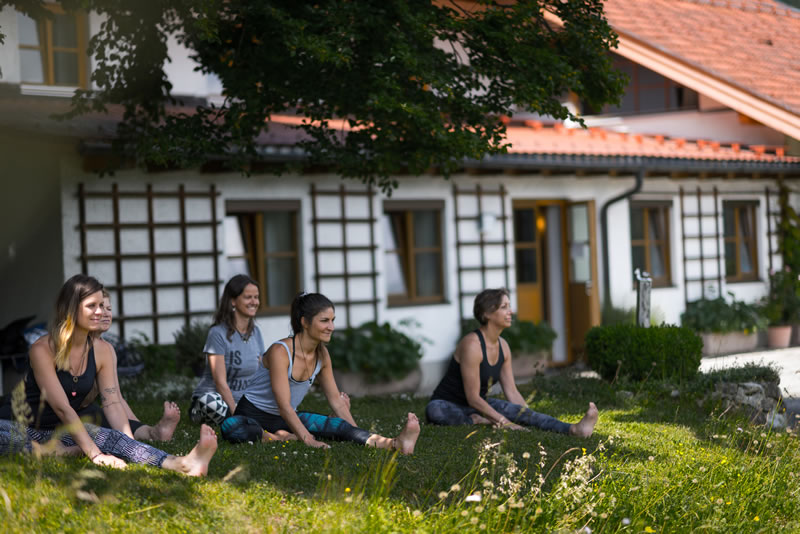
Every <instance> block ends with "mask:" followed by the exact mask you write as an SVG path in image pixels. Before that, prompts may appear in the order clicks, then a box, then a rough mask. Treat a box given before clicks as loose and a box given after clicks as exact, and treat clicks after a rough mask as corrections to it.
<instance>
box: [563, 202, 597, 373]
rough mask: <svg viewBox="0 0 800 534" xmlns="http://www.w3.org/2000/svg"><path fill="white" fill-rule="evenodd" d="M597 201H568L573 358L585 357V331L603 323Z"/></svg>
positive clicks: (570, 332)
mask: <svg viewBox="0 0 800 534" xmlns="http://www.w3.org/2000/svg"><path fill="white" fill-rule="evenodd" d="M595 230H596V228H595V217H594V201H593V200H588V201H584V202H569V203H568V204H567V251H566V252H567V256H568V258H569V261H568V264H569V268H568V277H569V278H568V286H569V290H568V293H569V301H568V302H569V313H568V314H567V315H568V317H569V341H570V343H569V345H570V347H571V351H570V352H571V354H570V361H574V360H576V359H580V358H583V357H584V349H585V341H584V338H585V337H586V332H588V331H589V329H590V328H591V327H593V326H596V325H599V324H600V298H599V294H598V293H599V292H598V287H597V286H598V283H597V242H596V238H595V234H596V231H595Z"/></svg>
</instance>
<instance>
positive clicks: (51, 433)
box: [0, 419, 169, 467]
mask: <svg viewBox="0 0 800 534" xmlns="http://www.w3.org/2000/svg"><path fill="white" fill-rule="evenodd" d="M84 426H85V427H86V431H87V432H88V433H89V436H90V437H91V438H92V440H94V443H95V445H97V447H98V448H99V449H100V451H101V452H102V453H103V454H110V455H112V456H116V457H117V458H121V459H123V460H125V461H126V462H130V463H134V464H148V465H154V466H156V467H161V464H162V463H164V459H166V457H167V456H169V455H168V454H167V453H166V452H164V451H162V450H160V449H156V448H155V447H151V446H150V445H147V444H145V443H141V442H139V441H136V440H134V439H131V438H129V437H128V436H126V435H125V434H123V433H122V432H119V431H117V430H111V429H110V428H103V427H99V426H95V425H92V424H89V423H85V424H84ZM53 437H57V438H58V439H59V440H60V441H61V444H62V445H64V446H65V447H72V446H73V445H77V443H75V441H74V440H73V439H72V436H71V435H69V434H61V433H60V432H59V431H58V430H37V429H35V428H30V427H21V426H20V425H18V424H16V423H14V422H12V421H7V420H4V419H0V455H3V454H15V453H20V452H30V451H31V448H32V447H31V443H32V442H34V441H35V442H37V443H45V442H47V441H49V440H50V439H51V438H53Z"/></svg>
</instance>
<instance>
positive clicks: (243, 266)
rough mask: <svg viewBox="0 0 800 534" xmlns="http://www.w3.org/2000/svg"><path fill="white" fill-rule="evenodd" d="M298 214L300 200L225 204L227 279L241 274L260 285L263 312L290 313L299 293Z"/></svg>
mask: <svg viewBox="0 0 800 534" xmlns="http://www.w3.org/2000/svg"><path fill="white" fill-rule="evenodd" d="M299 213H300V201H299V200H296V201H274V202H273V201H250V200H229V201H227V202H226V204H225V256H226V258H227V263H228V277H229V278H230V277H231V276H234V275H236V274H240V273H242V274H247V275H248V276H250V277H251V278H252V279H253V280H256V281H257V282H258V285H259V287H260V295H259V296H260V300H261V304H260V311H261V312H264V313H275V314H279V313H287V312H288V311H289V308H290V306H291V303H292V299H293V298H294V296H295V294H297V292H298V291H299V290H300V260H299V258H300V255H299V250H300V246H299V235H298V216H299Z"/></svg>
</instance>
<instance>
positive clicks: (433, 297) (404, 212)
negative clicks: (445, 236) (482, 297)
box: [382, 200, 444, 306]
mask: <svg viewBox="0 0 800 534" xmlns="http://www.w3.org/2000/svg"><path fill="white" fill-rule="evenodd" d="M443 209H444V202H443V201H441V202H440V201H417V202H414V201H389V200H387V201H385V202H384V205H383V211H384V213H383V219H382V226H383V242H384V250H385V253H386V262H385V264H386V268H385V276H386V285H387V288H386V289H387V291H386V292H387V294H388V301H389V302H388V303H389V305H390V306H392V305H404V304H425V303H433V302H442V301H443V300H444V282H443V279H444V274H443V265H442V264H443V262H442V210H443Z"/></svg>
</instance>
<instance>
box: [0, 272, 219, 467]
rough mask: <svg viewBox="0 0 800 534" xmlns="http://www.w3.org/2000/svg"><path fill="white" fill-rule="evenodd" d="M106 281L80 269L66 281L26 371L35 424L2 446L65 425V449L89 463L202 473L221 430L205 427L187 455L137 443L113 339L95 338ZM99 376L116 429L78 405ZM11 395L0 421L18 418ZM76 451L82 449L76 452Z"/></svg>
mask: <svg viewBox="0 0 800 534" xmlns="http://www.w3.org/2000/svg"><path fill="white" fill-rule="evenodd" d="M102 315H103V286H102V285H101V284H100V282H98V281H97V280H96V279H95V278H92V277H91V276H86V275H83V274H77V275H75V276H73V277H72V278H70V279H69V280H67V281H66V282H65V283H64V285H63V286H62V288H61V291H60V292H59V295H58V299H57V301H56V315H55V318H54V320H53V323H52V326H51V329H50V333H49V334H48V335H45V336H42V337H41V338H40V339H39V340H38V341H36V342H35V343H34V344H33V345H32V346H31V349H30V369H29V370H28V371H27V373H26V374H25V378H24V384H25V397H26V403H27V405H28V407H29V410H30V411H29V414H32V415H33V424H32V426H29V427H28V428H26V430H25V431H26V434H27V436H26V437H27V439H26V440H23V441H22V443H21V442H20V440H13V441H3V440H0V444H4V445H5V446H6V447H11V450H2V451H0V452H17V451H16V450H14V449H13V447H18V446H21V447H23V448H24V449H27V450H30V442H28V441H27V440H28V439H29V440H31V441H36V442H38V443H45V442H47V441H48V440H50V439H51V438H52V437H54V436H55V435H57V434H56V428H57V427H63V429H64V432H65V433H63V434H61V437H60V440H61V443H62V445H63V446H64V447H65V448H66V449H67V450H69V449H72V450H75V446H76V445H77V447H78V448H79V449H80V451H82V452H83V453H84V454H85V455H86V456H87V457H88V458H89V459H90V460H91V461H92V463H95V464H98V465H108V466H111V467H117V468H121V467H125V465H126V461H129V462H134V463H141V464H150V465H154V466H157V467H162V468H164V469H169V470H171V471H177V472H180V473H184V474H186V475H190V476H201V475H205V474H206V473H207V471H208V463H209V462H210V461H211V457H212V456H213V455H214V452H215V451H216V450H217V435H216V434H215V433H214V431H213V430H212V429H211V428H210V427H208V426H205V425H204V426H203V427H202V428H201V429H200V440H199V441H198V442H197V445H196V446H195V447H194V449H192V451H191V452H190V453H189V454H188V455H187V456H172V455H169V454H167V453H165V452H164V451H161V450H159V449H156V448H155V447H151V446H150V445H146V444H144V443H140V442H138V441H135V440H134V439H133V438H132V437H130V436H131V435H132V433H131V428H130V425H129V423H128V418H127V417H126V414H125V411H124V410H123V409H122V404H121V402H122V400H121V397H120V394H119V388H118V387H117V381H116V376H115V375H116V372H115V371H116V369H115V367H114V359H113V354H112V353H111V349H110V345H109V344H108V343H105V342H96V340H95V339H94V337H93V335H94V334H97V333H98V332H99V331H100V328H101V318H102ZM95 380H97V385H98V388H99V390H100V399H101V401H102V403H103V413H104V415H105V416H106V418H107V419H108V421H109V422H110V424H111V425H112V427H113V428H114V429H115V430H111V429H108V428H101V427H97V426H94V425H90V424H86V425H84V423H83V422H82V421H81V420H80V418H79V417H78V414H77V412H76V410H78V409H79V407H80V405H81V403H82V402H83V401H84V399H85V397H86V395H87V394H88V393H89V392H90V391H91V389H92V387H93V385H94V383H95ZM14 415H17V414H12V407H11V403H10V401H9V402H8V403H7V404H6V405H4V406H3V407H2V408H0V419H7V420H11V419H13V418H14ZM75 452H78V451H77V450H75Z"/></svg>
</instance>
